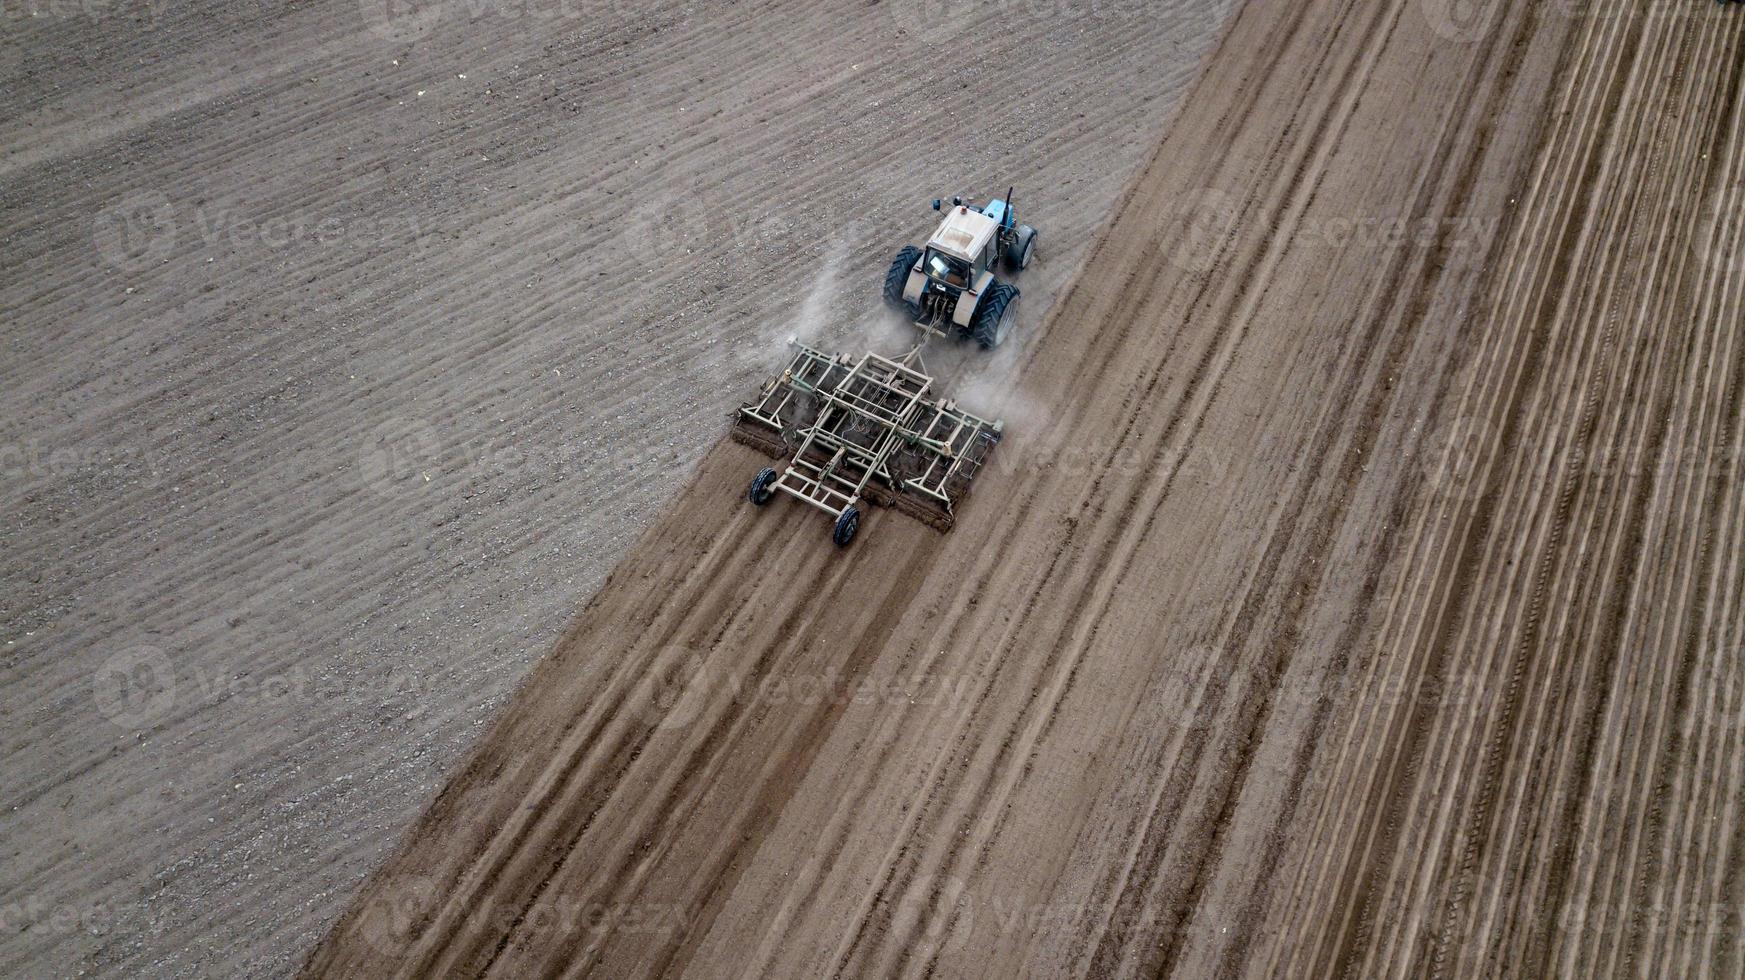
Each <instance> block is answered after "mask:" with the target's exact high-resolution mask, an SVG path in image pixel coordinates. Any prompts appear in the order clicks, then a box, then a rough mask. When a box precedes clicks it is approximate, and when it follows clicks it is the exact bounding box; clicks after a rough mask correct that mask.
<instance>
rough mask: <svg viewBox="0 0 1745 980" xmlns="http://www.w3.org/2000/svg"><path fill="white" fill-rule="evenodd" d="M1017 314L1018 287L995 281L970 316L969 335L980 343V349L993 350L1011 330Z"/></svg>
mask: <svg viewBox="0 0 1745 980" xmlns="http://www.w3.org/2000/svg"><path fill="white" fill-rule="evenodd" d="M1017 315H1018V287H1016V286H1014V285H1012V284H1010V283H1004V282H1001V283H995V284H994V287H993V288H992V289H991V290H989V291H988V295H987V296H986V297H985V298H984V299H983V300H982V301H981V303H980V304H978V305H977V306H976V311H975V315H974V316H972V317H971V318H970V321H969V333H970V336H972V337H974V338H975V339H976V343H978V344H980V345H982V350H993V349H994V348H996V347H998V346H1000V343H1001V342H1002V341H1004V340H1005V339H1006V335H1007V334H1009V333H1011V332H1012V323H1013V322H1014V321H1015V320H1016V319H1017V318H1018V316H1017Z"/></svg>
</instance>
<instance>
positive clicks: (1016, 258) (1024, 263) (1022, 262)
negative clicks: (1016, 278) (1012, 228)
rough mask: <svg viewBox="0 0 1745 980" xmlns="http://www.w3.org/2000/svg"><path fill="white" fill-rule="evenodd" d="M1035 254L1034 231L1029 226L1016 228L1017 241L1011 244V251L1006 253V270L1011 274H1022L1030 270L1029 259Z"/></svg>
mask: <svg viewBox="0 0 1745 980" xmlns="http://www.w3.org/2000/svg"><path fill="white" fill-rule="evenodd" d="M1034 254H1036V229H1034V228H1032V227H1030V226H1029V225H1019V226H1018V240H1017V242H1015V243H1013V245H1012V249H1011V251H1009V252H1007V253H1006V268H1007V269H1009V270H1010V271H1012V272H1023V271H1024V270H1025V269H1028V268H1030V258H1031V256H1033V255H1034Z"/></svg>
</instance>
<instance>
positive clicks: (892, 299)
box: [885, 245, 921, 320]
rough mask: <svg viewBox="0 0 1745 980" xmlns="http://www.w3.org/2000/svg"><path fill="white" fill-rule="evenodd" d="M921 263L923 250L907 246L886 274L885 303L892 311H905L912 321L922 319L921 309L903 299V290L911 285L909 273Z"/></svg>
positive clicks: (893, 261) (917, 305)
mask: <svg viewBox="0 0 1745 980" xmlns="http://www.w3.org/2000/svg"><path fill="white" fill-rule="evenodd" d="M919 261H921V250H920V249H918V248H916V247H915V246H913V245H908V246H905V247H904V248H903V250H902V251H901V252H898V253H897V257H896V258H894V259H892V260H891V269H890V271H889V272H886V273H885V302H886V303H888V304H890V306H891V308H892V309H896V310H901V311H903V313H904V314H905V315H907V316H908V317H909V318H910V319H912V320H919V319H921V307H920V305H919V304H916V303H911V302H908V301H907V300H905V299H903V290H904V288H906V287H907V286H908V285H909V273H910V272H912V271H914V269H915V263H917V262H919Z"/></svg>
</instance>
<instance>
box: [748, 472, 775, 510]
mask: <svg viewBox="0 0 1745 980" xmlns="http://www.w3.org/2000/svg"><path fill="white" fill-rule="evenodd" d="M776 477H777V474H776V471H775V470H773V469H770V468H769V467H767V466H766V467H764V468H763V469H761V470H759V471H758V473H757V476H756V477H754V478H753V479H752V481H751V490H750V491H749V492H747V493H746V495H745V499H747V500H749V501H751V502H752V503H754V504H756V505H758V506H759V507H762V506H763V505H764V504H767V503H769V499H770V498H771V497H773V496H775V495H776V491H775V485H776Z"/></svg>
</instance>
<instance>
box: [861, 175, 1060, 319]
mask: <svg viewBox="0 0 1745 980" xmlns="http://www.w3.org/2000/svg"><path fill="white" fill-rule="evenodd" d="M1011 201H1012V193H1011V191H1007V192H1006V198H1005V200H994V201H989V202H988V203H986V204H977V203H975V202H974V201H970V200H965V199H964V198H961V197H954V198H952V199H951V204H950V206H949V207H947V206H946V205H945V203H944V202H943V201H939V200H935V201H934V202H933V210H935V211H942V212H944V214H945V218H944V220H943V221H941V222H940V223H939V229H938V230H937V231H935V232H934V233H933V237H932V238H931V239H930V240H929V241H928V242H927V246H926V247H925V248H916V247H915V246H913V245H910V246H908V247H906V248H904V249H903V250H902V251H901V252H898V253H897V257H896V259H895V260H893V261H892V262H891V268H890V271H889V272H887V273H885V302H887V303H889V304H890V305H891V306H892V307H894V308H896V309H898V310H900V311H902V312H903V313H904V314H906V315H907V316H909V317H910V318H911V319H913V320H914V321H915V323H916V324H917V325H918V326H920V327H921V328H923V329H924V330H926V331H928V332H930V333H937V334H954V335H956V336H960V337H973V338H975V341H976V343H978V344H980V345H981V346H982V348H983V349H984V350H987V349H992V348H994V347H998V346H999V345H1000V343H1001V342H1002V341H1004V340H1005V339H1006V336H1007V335H1008V334H1009V333H1011V330H1012V324H1013V322H1014V320H1015V318H1016V307H1017V303H1018V287H1016V286H1014V285H1012V284H1011V283H1009V282H1004V281H1002V280H1000V279H999V278H998V277H996V276H995V275H994V270H995V269H997V268H999V267H1000V265H1001V264H1002V263H1004V265H1005V268H1006V271H1007V272H1009V273H1016V272H1018V271H1020V270H1022V269H1023V268H1025V267H1026V266H1028V265H1029V264H1030V260H1031V258H1032V257H1034V255H1035V253H1036V229H1034V228H1032V227H1030V226H1029V225H1021V224H1019V223H1018V216H1017V213H1016V212H1015V211H1014V210H1013V209H1012V204H1011Z"/></svg>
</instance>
